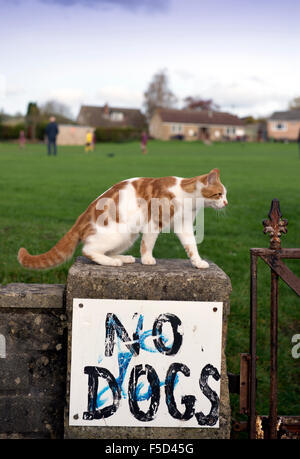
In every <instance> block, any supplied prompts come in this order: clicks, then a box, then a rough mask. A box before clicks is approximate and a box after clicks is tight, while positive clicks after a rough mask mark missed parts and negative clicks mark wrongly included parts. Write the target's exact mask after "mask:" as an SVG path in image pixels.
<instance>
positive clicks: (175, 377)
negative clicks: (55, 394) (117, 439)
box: [69, 299, 223, 428]
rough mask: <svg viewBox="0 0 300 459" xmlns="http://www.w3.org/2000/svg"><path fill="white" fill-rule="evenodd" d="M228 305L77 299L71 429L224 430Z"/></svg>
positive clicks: (74, 309)
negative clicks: (221, 423) (222, 391)
mask: <svg viewBox="0 0 300 459" xmlns="http://www.w3.org/2000/svg"><path fill="white" fill-rule="evenodd" d="M222 306H223V304H222V303H219V302H198V301H144V300H141V301H139V300H96V299H95V300H92V299H74V300H73V325H72V355H71V388H70V418H69V424H70V425H71V426H131V427H141V426H142V427H147V426H149V427H177V428H178V427H201V428H203V427H219V404H220V374H221V346H222V344H221V337H222Z"/></svg>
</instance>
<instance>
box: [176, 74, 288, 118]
mask: <svg viewBox="0 0 300 459" xmlns="http://www.w3.org/2000/svg"><path fill="white" fill-rule="evenodd" d="M208 81H209V83H208ZM192 83H193V84H192V85H190V90H189V93H187V90H185V92H184V95H183V97H182V99H184V97H186V96H196V95H200V96H201V97H203V98H204V99H210V98H211V99H213V101H214V102H215V103H216V104H218V105H219V106H220V109H221V110H223V111H230V112H232V113H236V114H238V115H239V116H246V115H248V114H253V115H255V116H265V115H269V114H271V113H272V112H274V111H276V110H286V109H287V106H288V102H289V101H290V100H291V99H292V97H293V92H292V88H289V87H288V86H287V85H285V84H282V83H281V82H280V81H274V79H269V78H266V79H264V78H262V77H258V76H256V75H251V76H242V75H240V76H239V77H238V78H234V79H231V78H230V77H229V76H224V75H222V79H219V78H217V77H208V76H206V78H202V79H195V81H193V82H192ZM187 86H188V85H187ZM199 88H200V89H199Z"/></svg>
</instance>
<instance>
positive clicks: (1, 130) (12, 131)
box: [0, 123, 25, 140]
mask: <svg viewBox="0 0 300 459" xmlns="http://www.w3.org/2000/svg"><path fill="white" fill-rule="evenodd" d="M24 130H25V125H24V123H19V124H15V125H9V124H0V140H15V139H18V138H19V135H20V131H24Z"/></svg>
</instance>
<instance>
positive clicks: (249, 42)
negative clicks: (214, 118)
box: [0, 0, 300, 117]
mask: <svg viewBox="0 0 300 459" xmlns="http://www.w3.org/2000/svg"><path fill="white" fill-rule="evenodd" d="M299 17H300V1H299V0H285V1H284V2H283V1H282V0H280V1H279V0H206V1H204V0H10V1H9V2H8V1H7V0H0V110H1V109H3V110H4V111H5V112H6V113H10V114H14V113H16V112H21V113H25V111H26V107H27V104H28V102H29V101H34V102H37V103H38V104H43V103H45V102H46V101H47V100H53V99H55V100H58V101H59V102H62V103H64V104H66V105H68V106H69V107H70V109H71V111H72V114H73V116H74V117H76V116H77V115H78V112H79V108H80V106H81V105H82V104H86V105H104V104H105V103H108V104H109V105H110V106H115V107H131V108H141V109H142V108H143V99H144V98H143V94H144V92H145V91H146V89H147V87H148V85H149V83H150V81H151V80H152V78H153V75H154V74H156V73H157V72H159V71H162V70H164V71H165V72H166V74H167V76H168V81H169V87H170V89H171V91H172V92H173V93H174V94H175V95H176V97H177V98H178V104H177V107H178V108H181V107H182V105H183V100H184V98H185V97H188V96H200V97H202V98H204V99H209V98H212V99H213V100H214V102H215V103H216V104H218V105H219V106H220V109H221V110H222V111H229V112H231V113H234V114H237V115H238V116H247V115H252V116H255V117H259V116H268V115H269V114H271V113H272V112H273V111H277V110H286V109H287V108H288V104H289V102H290V101H291V100H292V99H293V98H294V97H297V96H300V27H299Z"/></svg>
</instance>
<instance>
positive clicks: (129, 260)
mask: <svg viewBox="0 0 300 459" xmlns="http://www.w3.org/2000/svg"><path fill="white" fill-rule="evenodd" d="M110 258H115V259H118V260H121V261H122V263H135V258H134V257H132V256H131V255H110Z"/></svg>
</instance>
